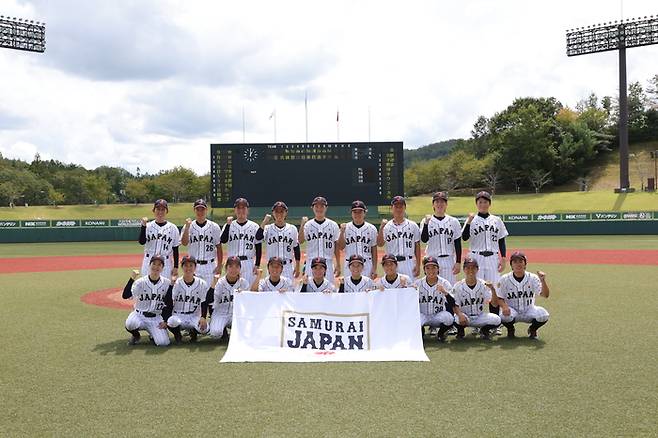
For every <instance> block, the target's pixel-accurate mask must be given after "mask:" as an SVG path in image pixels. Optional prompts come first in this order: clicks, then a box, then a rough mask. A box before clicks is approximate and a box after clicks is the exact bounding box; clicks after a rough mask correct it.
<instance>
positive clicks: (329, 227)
mask: <svg viewBox="0 0 658 438" xmlns="http://www.w3.org/2000/svg"><path fill="white" fill-rule="evenodd" d="M311 208H313V214H314V215H315V217H314V218H313V219H312V220H310V221H309V220H308V218H307V217H306V216H304V217H303V218H302V223H301V225H300V228H301V230H302V233H301V234H300V235H299V243H300V244H301V243H304V242H306V261H307V266H305V268H304V272H305V273H306V274H307V275H308V260H311V259H314V258H315V257H322V258H323V259H325V260H326V261H327V279H329V280H330V281H332V282H333V281H334V277H338V276H340V272H341V268H340V251H339V250H338V245H336V243H337V241H338V236H339V234H340V233H339V230H338V224H336V222H334V221H332V220H331V219H328V218H327V200H326V199H325V198H323V197H322V196H317V197H316V198H315V199H313V203H311ZM334 256H335V257H336V264H335V265H334Z"/></svg>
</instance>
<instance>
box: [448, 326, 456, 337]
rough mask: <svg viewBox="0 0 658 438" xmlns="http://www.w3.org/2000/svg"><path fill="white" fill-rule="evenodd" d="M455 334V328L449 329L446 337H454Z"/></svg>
mask: <svg viewBox="0 0 658 438" xmlns="http://www.w3.org/2000/svg"><path fill="white" fill-rule="evenodd" d="M456 334H457V328H455V327H450V330H448V332H447V333H446V335H448V336H454V335H456Z"/></svg>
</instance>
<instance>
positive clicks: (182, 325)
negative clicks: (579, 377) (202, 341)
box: [167, 256, 219, 342]
mask: <svg viewBox="0 0 658 438" xmlns="http://www.w3.org/2000/svg"><path fill="white" fill-rule="evenodd" d="M181 266H182V268H183V277H181V278H179V279H178V280H176V282H175V283H174V287H173V290H172V292H171V299H172V301H173V303H174V308H173V311H172V314H171V316H170V317H169V319H167V326H168V327H169V331H170V332H172V333H173V334H174V340H175V341H176V342H180V341H182V339H183V336H182V334H181V330H189V331H190V342H196V341H197V335H198V334H199V333H201V334H206V333H208V323H207V322H206V315H207V314H208V303H207V295H208V284H207V283H206V281H205V280H203V279H201V278H199V277H196V276H195V275H194V274H195V272H196V259H195V258H194V257H191V256H185V257H183V260H182V261H181ZM217 280H219V276H217V277H215V278H214V279H213V280H212V281H213V283H212V287H214V286H215V284H216V283H217Z"/></svg>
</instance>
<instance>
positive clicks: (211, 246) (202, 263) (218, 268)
mask: <svg viewBox="0 0 658 438" xmlns="http://www.w3.org/2000/svg"><path fill="white" fill-rule="evenodd" d="M193 208H194V215H195V220H194V221H192V220H191V219H189V218H188V219H187V220H186V221H185V225H184V226H183V231H182V233H181V239H180V240H181V243H182V244H183V245H185V246H187V253H188V254H189V255H191V256H192V257H194V259H195V260H196V264H197V268H196V273H195V275H196V276H197V277H200V278H202V279H203V280H204V281H205V282H206V284H208V285H210V284H211V283H212V281H213V276H214V275H215V274H221V273H222V263H223V260H222V258H223V254H222V243H221V235H222V231H221V229H220V228H219V225H217V224H216V223H215V222H213V221H211V220H208V219H207V218H206V215H207V213H208V204H206V201H205V200H203V199H197V200H196V201H194V205H193Z"/></svg>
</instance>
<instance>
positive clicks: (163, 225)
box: [138, 199, 180, 279]
mask: <svg viewBox="0 0 658 438" xmlns="http://www.w3.org/2000/svg"><path fill="white" fill-rule="evenodd" d="M153 213H155V219H154V220H152V221H149V220H148V218H147V217H143V218H142V228H141V229H140V230H139V239H138V240H139V243H140V245H144V260H143V261H142V270H141V275H142V276H146V275H148V274H149V272H150V270H149V266H150V261H151V257H152V256H153V255H154V254H159V255H161V256H162V257H164V260H165V262H164V268H163V270H162V273H161V275H162V276H163V277H165V278H167V279H168V278H170V277H171V276H172V275H178V246H179V245H180V233H179V232H178V228H177V227H176V225H174V224H172V223H171V222H168V221H167V213H169V204H168V203H167V201H165V200H164V199H158V200H157V201H155V203H154V204H153ZM172 258H173V260H172Z"/></svg>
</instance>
